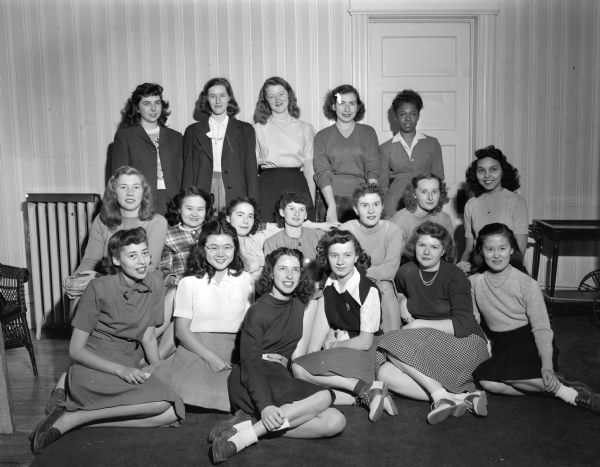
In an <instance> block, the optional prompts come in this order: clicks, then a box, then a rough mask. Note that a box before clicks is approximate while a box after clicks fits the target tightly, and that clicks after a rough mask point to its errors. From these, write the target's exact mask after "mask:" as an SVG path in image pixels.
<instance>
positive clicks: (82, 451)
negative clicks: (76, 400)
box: [0, 316, 600, 466]
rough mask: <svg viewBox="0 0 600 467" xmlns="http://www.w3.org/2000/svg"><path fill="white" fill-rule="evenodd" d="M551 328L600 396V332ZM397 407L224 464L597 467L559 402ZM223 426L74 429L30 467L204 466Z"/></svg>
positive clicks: (598, 425) (583, 420) (585, 428)
mask: <svg viewBox="0 0 600 467" xmlns="http://www.w3.org/2000/svg"><path fill="white" fill-rule="evenodd" d="M553 326H554V329H555V334H556V340H557V343H558V346H559V347H560V349H561V352H560V356H559V365H560V370H561V372H562V373H563V374H564V375H565V376H566V377H568V378H576V379H580V380H583V381H585V382H587V383H588V384H589V385H590V386H592V387H593V388H595V389H598V390H600V371H599V370H600V330H599V329H597V328H595V327H593V326H592V325H591V324H590V323H589V321H588V320H587V318H586V317H585V316H557V317H555V318H554V320H553ZM397 405H398V408H399V410H400V414H399V416H397V417H389V416H387V415H384V416H383V418H382V419H381V420H380V421H379V422H378V423H377V424H371V423H370V422H369V421H368V419H367V413H366V411H365V410H363V409H361V408H358V407H345V408H342V411H343V412H344V414H345V415H346V418H347V427H346V430H345V431H344V432H343V433H342V434H341V435H340V436H338V437H336V438H333V439H318V440H293V439H286V438H277V439H266V440H261V441H259V443H258V444H257V445H254V446H252V447H250V448H248V449H246V450H244V451H242V452H241V453H240V454H238V455H237V456H235V457H233V458H231V459H230V460H228V461H227V463H226V465H230V466H250V465H252V466H254V465H260V466H271V465H272V466H281V465H287V466H300V465H302V466H304V465H306V466H312V465H348V466H355V465H365V466H380V465H381V466H387V465H390V466H391V465H394V466H396V465H407V466H408V465H410V466H415V465H416V466H420V465H423V466H430V465H436V466H487V465H503V466H587V465H600V448H598V434H600V415H597V414H593V413H591V412H587V411H584V410H582V409H579V408H576V407H571V406H569V405H567V404H565V403H563V402H561V401H559V400H557V399H555V398H549V397H535V396H531V397H505V396H490V397H489V415H488V416H487V417H486V418H476V417H474V416H472V415H470V414H466V415H465V416H463V417H461V418H458V419H450V420H447V421H446V422H444V423H442V424H440V425H436V426H430V425H428V424H427V423H426V421H425V417H426V415H427V412H428V410H429V406H428V404H427V403H424V402H415V401H408V400H402V399H400V400H397ZM223 418H224V415H222V414H216V413H202V412H200V411H194V410H193V409H190V412H189V413H188V418H187V420H186V422H185V423H184V425H183V426H182V427H180V428H157V429H115V428H88V429H81V430H75V431H73V432H71V433H69V434H67V435H66V436H64V437H63V438H61V439H60V440H59V441H58V442H56V443H55V444H53V445H51V446H49V447H48V448H47V450H46V451H45V452H44V453H43V454H42V455H40V456H38V457H37V458H36V459H35V462H34V463H33V465H35V466H54V465H61V466H62V465H64V466H69V465H72V466H76V465H77V466H80V465H89V466H92V465H94V466H96V465H97V466H105V465H111V466H121V465H123V466H130V465H148V466H162V465H179V466H187V465H208V464H209V457H208V451H209V448H210V445H209V444H208V443H207V442H206V436H207V434H208V431H209V430H210V428H211V426H212V425H213V423H215V422H216V421H218V420H221V419H223ZM0 441H1V438H0ZM0 446H2V444H0ZM0 459H2V454H1V453H0ZM2 465H4V464H2Z"/></svg>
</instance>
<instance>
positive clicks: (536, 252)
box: [531, 233, 542, 281]
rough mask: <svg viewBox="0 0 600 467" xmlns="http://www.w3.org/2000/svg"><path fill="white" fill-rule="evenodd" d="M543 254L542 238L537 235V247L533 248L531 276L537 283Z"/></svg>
mask: <svg viewBox="0 0 600 467" xmlns="http://www.w3.org/2000/svg"><path fill="white" fill-rule="evenodd" d="M541 252H542V236H541V235H539V234H537V233H536V235H535V246H534V247H533V264H532V266H531V276H532V277H533V278H534V279H535V280H536V281H537V278H538V273H539V270H540V254H541Z"/></svg>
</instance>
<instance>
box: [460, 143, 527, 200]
mask: <svg viewBox="0 0 600 467" xmlns="http://www.w3.org/2000/svg"><path fill="white" fill-rule="evenodd" d="M485 157H490V158H492V159H494V160H496V161H498V162H499V163H500V168H501V169H502V180H501V181H500V184H501V185H502V187H503V188H506V189H507V190H509V191H515V190H517V189H519V187H520V186H521V184H520V183H519V178H520V176H519V171H518V170H517V169H516V168H515V167H513V166H512V164H511V163H510V162H508V161H507V160H506V156H505V155H504V154H502V151H501V150H500V149H498V148H496V147H495V146H487V147H485V148H482V149H478V150H477V151H475V160H474V161H473V162H471V165H470V166H469V168H468V169H467V172H466V174H465V175H466V177H467V183H468V184H469V188H470V190H471V192H472V193H473V194H474V195H475V197H478V196H479V195H481V194H482V193H484V192H485V189H484V188H483V187H482V186H481V185H480V184H479V181H478V180H477V163H478V162H479V161H480V160H481V159H483V158H485Z"/></svg>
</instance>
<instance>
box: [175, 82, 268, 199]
mask: <svg viewBox="0 0 600 467" xmlns="http://www.w3.org/2000/svg"><path fill="white" fill-rule="evenodd" d="M238 112H239V107H238V104H237V102H236V100H235V97H234V96H233V90H232V88H231V84H229V81H227V80H226V79H225V78H212V79H210V80H208V82H207V83H206V84H205V85H204V89H203V90H202V92H201V93H200V96H199V97H198V101H197V102H196V109H195V111H194V118H195V119H196V120H198V121H197V122H196V123H193V124H191V125H190V126H188V127H187V129H186V130H185V133H184V135H183V154H184V163H183V164H184V167H183V185H184V186H191V185H193V186H197V187H198V188H200V189H202V190H204V191H207V192H210V193H212V194H213V196H214V199H215V201H214V207H215V208H216V209H217V210H220V209H222V208H224V207H225V206H226V205H227V204H228V203H229V202H230V201H232V200H233V199H235V198H236V197H238V196H247V197H250V198H254V199H258V173H257V166H256V154H255V147H256V137H255V134H254V128H252V125H250V124H249V123H246V122H241V121H239V120H237V119H236V118H235V117H234V115H236V114H237V113H238Z"/></svg>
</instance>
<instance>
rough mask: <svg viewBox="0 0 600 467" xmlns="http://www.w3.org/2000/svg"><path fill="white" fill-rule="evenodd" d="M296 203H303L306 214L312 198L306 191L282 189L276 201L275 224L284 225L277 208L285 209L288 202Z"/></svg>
mask: <svg viewBox="0 0 600 467" xmlns="http://www.w3.org/2000/svg"><path fill="white" fill-rule="evenodd" d="M290 203H297V204H303V205H304V206H305V207H306V212H307V214H308V210H309V209H310V208H311V207H312V200H311V199H310V197H309V196H308V195H307V194H306V193H301V192H298V191H284V192H283V193H282V194H281V196H280V197H279V200H278V201H277V211H276V212H277V225H278V226H279V227H283V226H284V225H285V221H284V220H283V216H281V214H279V210H280V209H282V210H285V208H286V207H287V205H288V204H290Z"/></svg>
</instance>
